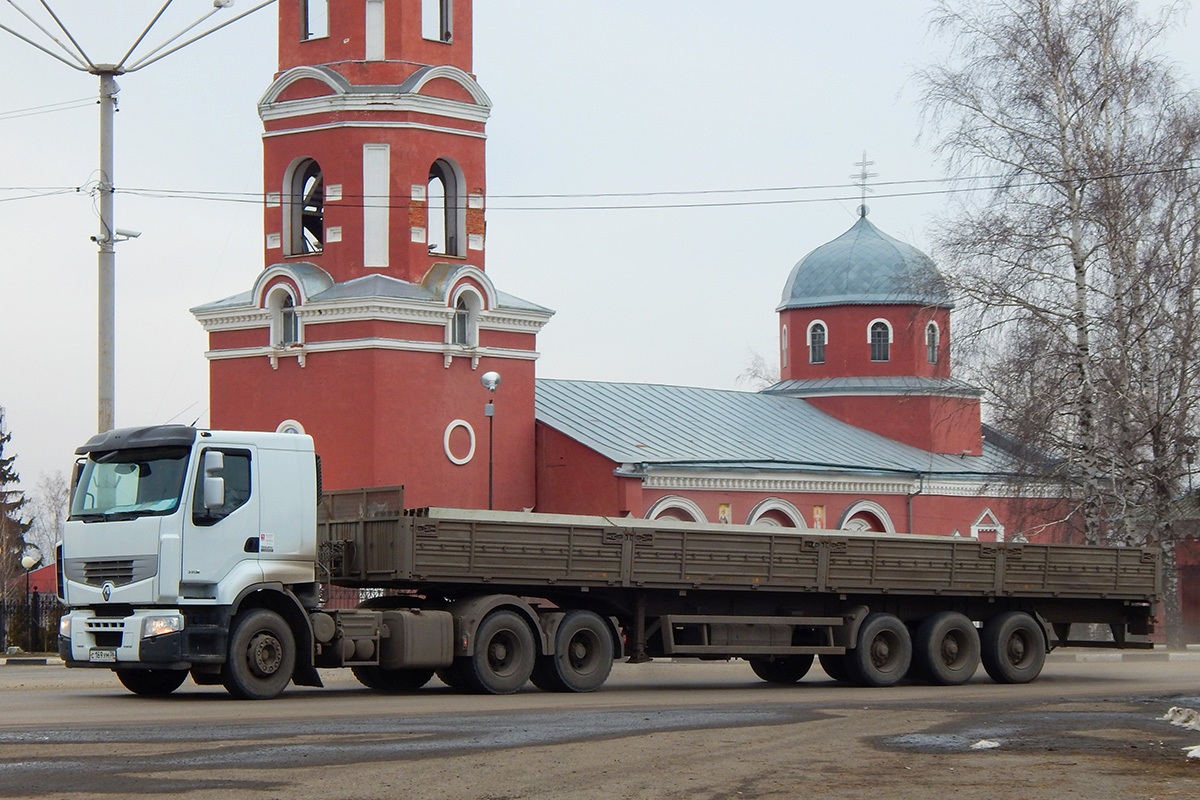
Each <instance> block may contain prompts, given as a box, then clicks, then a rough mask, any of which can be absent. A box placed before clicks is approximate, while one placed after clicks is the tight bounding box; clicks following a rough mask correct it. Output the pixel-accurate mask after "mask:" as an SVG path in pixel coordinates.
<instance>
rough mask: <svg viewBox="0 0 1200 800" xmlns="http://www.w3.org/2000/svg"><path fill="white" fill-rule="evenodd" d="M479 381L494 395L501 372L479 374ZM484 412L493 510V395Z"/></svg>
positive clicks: (489, 485) (490, 497) (489, 490)
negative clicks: (486, 424)
mask: <svg viewBox="0 0 1200 800" xmlns="http://www.w3.org/2000/svg"><path fill="white" fill-rule="evenodd" d="M479 382H480V383H482V384H483V388H485V389H487V390H488V392H489V393H490V394H493V395H494V394H495V393H496V387H497V386H499V385H500V373H499V372H491V371H489V372H485V373H483V374H482V375H480V376H479ZM483 414H484V416H486V417H487V419H488V510H489V511H491V510H492V508H493V507H494V501H495V493H494V488H495V482H494V478H495V460H494V458H493V455H494V453H495V450H494V447H493V443H494V442H495V441H496V437H495V436H494V435H493V434H494V432H495V427H494V423H495V421H496V404H495V403H494V402H493V398H492V397H489V398H488V401H487V405H486V406H484V407H483Z"/></svg>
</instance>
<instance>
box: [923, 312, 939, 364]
mask: <svg viewBox="0 0 1200 800" xmlns="http://www.w3.org/2000/svg"><path fill="white" fill-rule="evenodd" d="M938 339H939V336H938V326H937V323H936V322H931V323H929V324H928V325H926V326H925V353H926V356H927V357H928V359H929V363H930V364H936V363H937V362H938Z"/></svg>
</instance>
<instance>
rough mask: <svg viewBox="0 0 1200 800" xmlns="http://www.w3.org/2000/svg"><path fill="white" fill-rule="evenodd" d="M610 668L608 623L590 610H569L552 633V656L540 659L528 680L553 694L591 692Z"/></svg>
mask: <svg viewBox="0 0 1200 800" xmlns="http://www.w3.org/2000/svg"><path fill="white" fill-rule="evenodd" d="M612 665H613V640H612V634H611V633H610V632H609V629H608V623H606V622H605V621H604V620H603V619H602V618H601V617H600V615H598V614H595V613H593V612H591V611H568V612H567V614H566V616H564V617H563V620H562V623H561V624H559V626H558V631H557V632H556V633H555V634H554V654H553V655H548V656H542V657H540V658H539V659H538V663H537V665H536V666H535V667H534V670H533V674H532V675H531V676H530V678H531V679H532V680H533V685H534V686H537V687H538V688H539V689H548V690H550V691H552V692H594V691H596V690H597V689H599V688H600V687H601V686H603V685H604V682H605V681H606V680H608V674H609V673H610V672H612Z"/></svg>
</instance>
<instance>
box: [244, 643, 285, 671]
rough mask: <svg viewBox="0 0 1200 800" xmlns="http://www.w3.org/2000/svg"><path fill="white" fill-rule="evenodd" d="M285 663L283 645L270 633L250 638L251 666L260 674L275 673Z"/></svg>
mask: <svg viewBox="0 0 1200 800" xmlns="http://www.w3.org/2000/svg"><path fill="white" fill-rule="evenodd" d="M281 663H283V646H282V645H281V644H280V643H279V640H278V639H276V638H275V637H274V636H272V635H271V634H269V633H260V634H258V635H257V636H255V637H254V638H253V639H251V640H250V667H251V668H252V669H253V670H254V672H255V674H257V675H259V676H267V675H274V674H275V673H276V672H277V671H278V670H279V665H280V664H281Z"/></svg>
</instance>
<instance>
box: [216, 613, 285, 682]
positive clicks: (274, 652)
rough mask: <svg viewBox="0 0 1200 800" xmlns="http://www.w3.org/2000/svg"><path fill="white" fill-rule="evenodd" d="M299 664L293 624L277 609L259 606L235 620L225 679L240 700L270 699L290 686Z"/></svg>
mask: <svg viewBox="0 0 1200 800" xmlns="http://www.w3.org/2000/svg"><path fill="white" fill-rule="evenodd" d="M295 665H296V638H295V636H293V635H292V630H291V628H289V627H288V624H287V623H286V622H285V621H284V619H283V617H281V616H279V615H278V614H276V613H275V612H274V611H271V610H269V609H266V608H255V609H252V610H250V611H248V612H246V613H244V614H241V615H239V616H238V618H237V620H236V621H235V622H234V625H233V631H232V632H231V633H230V635H229V657H228V659H227V660H226V662H225V668H224V669H223V670H222V671H221V682H222V683H224V684H225V689H226V690H227V691H228V692H229V693H230V694H231V695H233V696H234V697H236V698H238V699H240V700H269V699H270V698H272V697H278V696H279V695H280V694H282V693H283V690H284V689H285V688H287V685H288V683H289V682H290V681H291V680H292V669H293V668H294V667H295Z"/></svg>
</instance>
